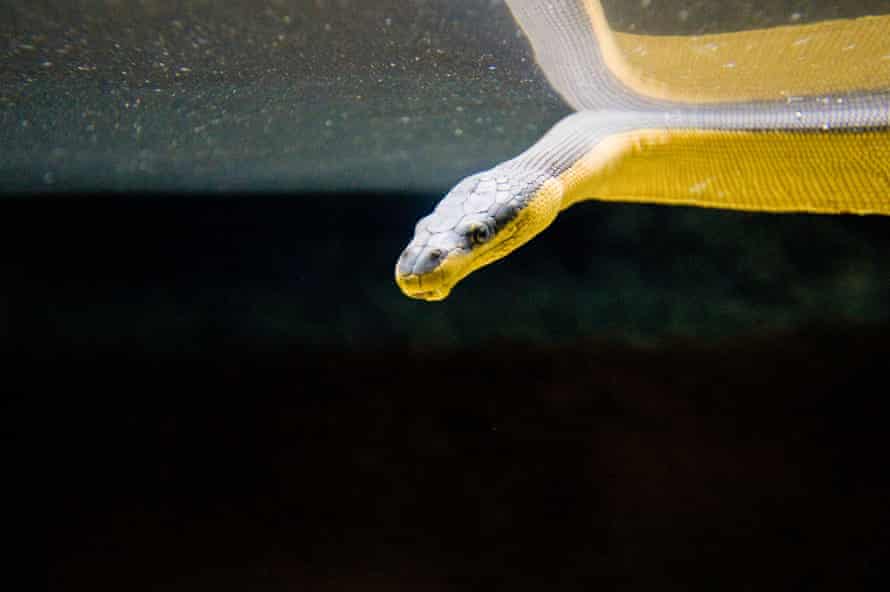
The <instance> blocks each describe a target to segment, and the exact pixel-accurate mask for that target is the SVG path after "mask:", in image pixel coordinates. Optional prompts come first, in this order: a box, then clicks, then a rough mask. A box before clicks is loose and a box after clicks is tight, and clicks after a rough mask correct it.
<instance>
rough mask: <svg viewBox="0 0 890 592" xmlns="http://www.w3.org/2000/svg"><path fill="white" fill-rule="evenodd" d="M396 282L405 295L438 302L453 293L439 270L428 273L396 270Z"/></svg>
mask: <svg viewBox="0 0 890 592" xmlns="http://www.w3.org/2000/svg"><path fill="white" fill-rule="evenodd" d="M396 284H398V286H399V288H401V290H402V292H403V293H404V294H405V296H408V297H409V298H416V299H418V300H426V301H428V302H436V301H439V300H445V298H446V297H447V296H448V294H449V293H451V286H448V285H445V284H444V282H442V273H441V272H440V271H439V270H436V271H433V272H431V273H427V274H423V275H420V274H416V273H408V274H400V273H398V272H396Z"/></svg>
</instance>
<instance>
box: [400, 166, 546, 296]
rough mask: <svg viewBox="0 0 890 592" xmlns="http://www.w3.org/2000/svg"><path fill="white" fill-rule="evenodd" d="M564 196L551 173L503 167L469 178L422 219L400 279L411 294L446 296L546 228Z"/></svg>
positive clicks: (402, 261) (403, 260) (406, 253)
mask: <svg viewBox="0 0 890 592" xmlns="http://www.w3.org/2000/svg"><path fill="white" fill-rule="evenodd" d="M561 198H562V185H561V183H560V182H559V180H558V179H555V178H553V177H552V176H550V175H549V174H547V173H540V172H529V171H522V170H520V169H518V168H511V167H509V166H507V165H502V166H499V167H496V168H495V169H492V170H490V171H485V172H482V173H478V174H476V175H472V176H470V177H467V178H465V179H464V180H462V181H461V182H460V183H458V184H457V185H456V186H455V187H454V189H452V190H451V191H450V192H448V194H447V195H446V196H445V197H444V198H442V201H440V202H439V203H438V205H436V208H435V209H434V210H433V212H432V213H431V214H429V215H428V216H426V217H424V218H421V220H420V221H419V222H418V223H417V226H416V228H415V232H414V238H413V239H412V240H411V242H410V243H409V244H408V246H407V247H406V248H405V250H404V251H403V252H402V255H401V257H399V260H398V262H397V263H396V270H395V275H396V283H397V284H398V285H399V288H401V289H402V292H404V293H405V295H407V296H410V297H411V298H419V299H423V300H443V299H444V298H445V297H447V296H448V294H449V293H450V292H451V290H452V288H454V286H455V285H456V284H457V283H458V282H459V281H460V280H462V279H463V278H465V277H466V276H467V275H469V274H470V273H472V272H474V271H475V270H477V269H479V268H480V267H483V266H485V265H488V264H489V263H491V262H493V261H496V260H498V259H500V258H502V257H504V256H505V255H507V254H508V253H510V252H511V251H513V250H514V249H516V248H517V247H519V246H520V245H522V244H523V243H525V242H527V241H528V240H529V239H531V238H532V237H533V236H535V235H536V234H538V233H539V232H540V231H541V230H543V229H544V228H546V227H547V226H548V225H549V224H550V222H552V221H553V219H554V218H555V217H556V214H557V213H558V212H559V209H560V204H561V201H562V199H561Z"/></svg>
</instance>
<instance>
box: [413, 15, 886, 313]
mask: <svg viewBox="0 0 890 592" xmlns="http://www.w3.org/2000/svg"><path fill="white" fill-rule="evenodd" d="M507 4H508V6H509V8H510V10H511V11H512V13H513V16H514V17H515V19H516V20H517V22H518V23H519V25H520V26H521V28H522V29H523V31H524V32H525V34H526V36H527V37H528V39H529V41H530V43H531V45H532V48H533V50H534V54H535V58H536V60H537V62H538V65H539V66H540V67H541V69H542V70H543V72H544V74H545V75H546V77H547V79H548V81H549V82H550V84H551V85H552V86H553V87H554V88H555V89H556V90H557V92H558V93H559V94H560V95H561V96H562V97H563V99H565V101H566V102H567V103H568V104H569V105H570V106H571V107H572V108H574V109H575V111H576V113H574V114H572V115H570V116H568V117H566V118H565V119H563V120H562V121H560V122H558V123H557V124H556V125H555V126H554V127H553V128H552V129H551V130H550V131H549V132H548V133H547V134H546V135H544V137H543V138H541V139H540V140H539V141H538V142H537V143H536V144H534V145H533V146H532V147H531V148H529V149H528V150H526V151H525V152H523V153H522V154H520V155H519V156H517V157H515V158H513V159H511V160H508V161H506V162H504V163H501V164H499V165H497V166H495V167H494V168H492V169H490V170H487V171H483V172H481V173H478V174H475V175H471V176H469V177H467V178H465V179H463V180H462V181H461V182H460V183H458V184H457V185H456V186H455V187H454V188H453V189H452V190H451V191H450V192H449V193H448V194H447V195H446V196H445V197H444V198H443V199H442V200H441V201H440V202H439V203H438V205H437V206H436V207H435V209H434V211H433V212H432V213H431V214H430V215H428V216H426V217H425V218H422V219H421V220H420V221H419V222H418V223H417V226H416V228H415V234H414V237H413V239H412V240H411V242H410V243H409V244H408V246H407V248H406V249H405V250H404V252H403V253H402V255H401V257H400V258H399V260H398V262H397V263H396V270H395V275H396V283H397V284H398V285H399V287H400V288H401V289H402V291H403V292H404V293H405V294H406V295H408V296H410V297H412V298H420V299H424V300H442V299H444V298H445V297H446V296H448V294H449V293H450V292H451V289H452V288H453V287H454V286H455V284H457V283H458V282H459V281H460V280H461V279H463V278H464V277H466V276H467V275H469V274H470V273H472V272H473V271H475V270H477V269H479V268H480V267H482V266H484V265H487V264H489V263H491V262H493V261H495V260H497V259H500V258H502V257H504V256H506V255H507V254H508V253H510V252H512V251H513V250H514V249H516V248H517V247H519V246H520V245H522V244H524V243H526V242H527V241H529V240H530V239H531V238H532V237H534V236H535V235H536V234H538V233H539V232H541V231H542V230H544V229H545V228H546V227H547V226H549V225H550V223H551V222H553V220H554V219H555V218H556V216H557V214H558V213H559V212H560V211H561V210H564V209H565V208H567V207H569V206H571V205H572V204H574V203H577V202H579V201H584V200H588V199H598V200H611V201H627V202H648V203H660V204H682V205H694V206H703V207H714V208H728V209H738V210H753V211H771V212H818V213H831V214H839V213H856V214H883V215H890V15H877V16H866V17H861V18H856V19H839V20H829V21H822V22H817V23H812V24H797V25H786V26H778V27H773V28H768V29H755V30H746V31H736V32H729V33H719V34H709V35H698V36H666V35H664V36H656V35H635V34H629V33H616V32H613V31H612V30H611V29H610V27H609V24H608V22H607V20H606V17H605V16H604V13H603V10H602V6H601V5H600V3H599V0H546V1H544V0H507Z"/></svg>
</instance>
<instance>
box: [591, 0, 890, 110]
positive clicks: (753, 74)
mask: <svg viewBox="0 0 890 592" xmlns="http://www.w3.org/2000/svg"><path fill="white" fill-rule="evenodd" d="M584 6H585V10H586V11H587V13H588V16H589V18H590V22H591V25H592V27H593V30H594V33H595V34H596V37H597V42H598V43H599V46H600V49H601V50H602V54H603V59H604V61H605V63H606V66H607V67H608V68H609V70H611V71H612V73H613V74H615V75H616V77H617V78H619V79H620V80H621V82H622V83H624V84H625V85H626V86H627V87H629V88H631V89H632V90H634V91H636V92H638V93H639V94H641V95H645V96H649V97H653V98H659V99H667V100H674V101H687V102H693V103H709V102H724V101H750V100H772V99H782V98H784V99H788V100H793V99H794V97H797V96H805V95H819V94H826V93H838V92H849V91H851V90H860V91H869V90H872V91H873V90H881V89H886V88H890V15H880V16H866V17H862V18H857V19H842V20H831V21H822V22H818V23H811V24H798V25H787V26H780V27H773V28H769V29H755V30H750V31H738V32H731V33H719V34H711V35H636V34H630V33H614V32H612V30H611V28H610V27H609V24H608V22H607V21H606V18H605V16H604V15H603V12H602V7H601V6H600V4H599V2H598V1H597V0H584Z"/></svg>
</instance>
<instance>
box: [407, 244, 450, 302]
mask: <svg viewBox="0 0 890 592" xmlns="http://www.w3.org/2000/svg"><path fill="white" fill-rule="evenodd" d="M444 258H445V253H444V251H443V250H442V249H440V248H436V247H430V246H423V247H414V246H409V247H408V248H407V249H405V250H404V251H403V252H402V255H401V257H399V261H398V263H396V283H397V284H398V285H399V287H400V288H401V289H402V292H404V293H405V294H406V295H408V296H410V297H411V298H420V299H422V300H442V299H443V298H445V297H446V296H447V295H448V292H450V290H451V287H450V286H449V285H448V283H447V276H446V274H444V273H443V272H444V270H443V269H442V266H441V263H442V260H443V259H444Z"/></svg>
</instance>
